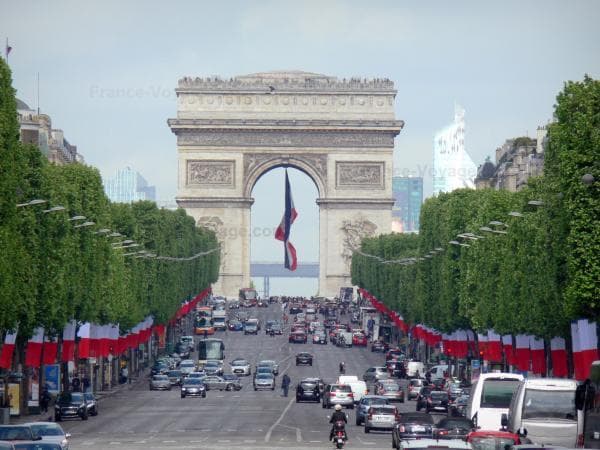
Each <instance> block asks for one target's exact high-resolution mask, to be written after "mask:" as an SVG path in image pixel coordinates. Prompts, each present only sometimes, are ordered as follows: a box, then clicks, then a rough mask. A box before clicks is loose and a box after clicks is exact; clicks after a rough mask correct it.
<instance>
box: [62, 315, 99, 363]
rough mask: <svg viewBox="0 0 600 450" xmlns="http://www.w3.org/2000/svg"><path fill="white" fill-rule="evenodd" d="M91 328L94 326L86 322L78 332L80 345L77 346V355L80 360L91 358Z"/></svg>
mask: <svg viewBox="0 0 600 450" xmlns="http://www.w3.org/2000/svg"><path fill="white" fill-rule="evenodd" d="M91 327H92V324H91V323H89V322H86V323H84V324H83V325H81V326H80V327H79V331H78V332H77V337H78V338H79V344H78V345H77V354H78V356H79V358H89V357H90V344H91V343H90V331H91ZM63 358H64V357H63Z"/></svg>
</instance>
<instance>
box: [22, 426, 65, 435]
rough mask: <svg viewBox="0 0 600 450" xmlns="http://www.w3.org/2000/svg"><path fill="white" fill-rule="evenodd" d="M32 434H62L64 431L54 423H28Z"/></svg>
mask: <svg viewBox="0 0 600 450" xmlns="http://www.w3.org/2000/svg"><path fill="white" fill-rule="evenodd" d="M30 427H31V431H33V434H36V435H38V436H62V435H64V434H65V432H64V431H63V430H62V429H61V428H60V427H59V426H57V425H54V424H35V425H30Z"/></svg>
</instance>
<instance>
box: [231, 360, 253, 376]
mask: <svg viewBox="0 0 600 450" xmlns="http://www.w3.org/2000/svg"><path fill="white" fill-rule="evenodd" d="M230 366H231V372H232V373H234V374H236V375H243V376H249V375H250V363H249V362H248V361H246V360H245V359H241V358H238V359H234V360H233V361H231V364H230Z"/></svg>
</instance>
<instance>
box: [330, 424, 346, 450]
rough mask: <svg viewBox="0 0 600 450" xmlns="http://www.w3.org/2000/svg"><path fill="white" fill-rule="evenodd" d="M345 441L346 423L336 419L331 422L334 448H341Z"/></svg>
mask: <svg viewBox="0 0 600 450" xmlns="http://www.w3.org/2000/svg"><path fill="white" fill-rule="evenodd" d="M345 443H346V425H345V424H344V421H342V420H338V421H336V422H335V423H334V424H333V444H334V445H335V448H343V447H344V444H345Z"/></svg>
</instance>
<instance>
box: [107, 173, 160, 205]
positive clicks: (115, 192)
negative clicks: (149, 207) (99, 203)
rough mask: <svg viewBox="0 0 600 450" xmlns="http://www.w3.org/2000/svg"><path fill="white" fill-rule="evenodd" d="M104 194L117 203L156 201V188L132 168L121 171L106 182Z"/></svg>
mask: <svg viewBox="0 0 600 450" xmlns="http://www.w3.org/2000/svg"><path fill="white" fill-rule="evenodd" d="M104 192H106V195H107V197H108V198H109V199H110V200H111V201H112V202H115V203H131V202H137V201H139V200H152V201H156V188H155V187H154V186H150V185H148V182H147V181H146V179H145V178H144V177H143V176H142V175H141V174H140V173H139V172H138V171H136V170H133V169H132V168H131V167H125V168H124V169H119V170H117V172H116V173H115V176H114V177H112V178H108V179H107V180H105V181H104Z"/></svg>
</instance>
